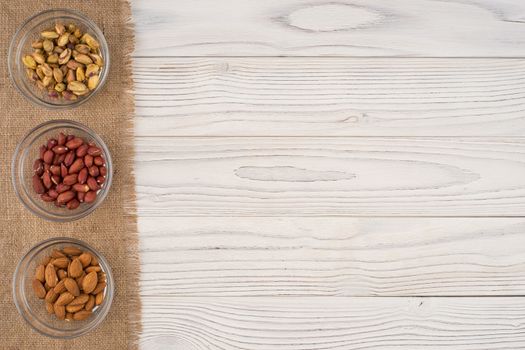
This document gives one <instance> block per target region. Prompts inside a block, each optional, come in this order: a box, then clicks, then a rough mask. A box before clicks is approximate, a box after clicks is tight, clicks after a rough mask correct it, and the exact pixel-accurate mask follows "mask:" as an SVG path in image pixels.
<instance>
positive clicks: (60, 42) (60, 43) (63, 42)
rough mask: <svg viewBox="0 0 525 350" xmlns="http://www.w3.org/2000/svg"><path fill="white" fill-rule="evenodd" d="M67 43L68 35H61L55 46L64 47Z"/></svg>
mask: <svg viewBox="0 0 525 350" xmlns="http://www.w3.org/2000/svg"><path fill="white" fill-rule="evenodd" d="M67 43H69V34H68V33H65V34H62V35H61V36H60V38H58V40H57V45H58V46H66V45H67Z"/></svg>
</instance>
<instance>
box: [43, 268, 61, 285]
mask: <svg viewBox="0 0 525 350" xmlns="http://www.w3.org/2000/svg"><path fill="white" fill-rule="evenodd" d="M44 275H45V279H46V283H47V284H48V285H49V286H50V287H55V286H56V285H57V283H58V276H57V273H56V271H55V267H54V266H53V264H47V266H46V269H45V271H44Z"/></svg>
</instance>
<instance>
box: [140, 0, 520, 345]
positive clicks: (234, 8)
mask: <svg viewBox="0 0 525 350" xmlns="http://www.w3.org/2000/svg"><path fill="white" fill-rule="evenodd" d="M132 5H133V12H134V20H135V26H136V33H137V41H136V44H137V46H136V52H135V70H134V71H135V84H136V85H135V86H136V106H137V116H136V151H137V157H136V176H137V192H138V212H139V231H140V238H141V254H142V255H141V259H142V278H141V281H142V282H141V283H142V287H141V288H142V292H141V295H142V301H143V312H142V323H143V334H142V338H141V345H142V347H143V348H144V349H183V350H190V349H191V350H193V349H224V350H226V349H228V350H229V349H250V350H251V349H268V350H273V349H279V350H281V349H286V350H298V349H301V350H303V349H304V350H306V349H454V350H456V349H476V350H477V349H524V348H525V298H524V297H523V295H524V294H525V293H524V288H525V218H524V217H523V215H524V214H525V187H524V184H525V59H524V58H525V1H523V0H447V1H438V0H396V1H391V0H336V1H333V0H317V1H300V0H264V1H260V0H225V1H215V0H198V1H195V0H193V1H190V0H179V1H171V0H133V2H132Z"/></svg>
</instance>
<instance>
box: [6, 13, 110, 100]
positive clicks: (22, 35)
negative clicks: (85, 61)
mask: <svg viewBox="0 0 525 350" xmlns="http://www.w3.org/2000/svg"><path fill="white" fill-rule="evenodd" d="M57 22H60V23H64V24H66V25H67V24H69V23H74V24H75V25H77V27H79V28H80V30H81V31H82V32H83V33H89V34H90V35H91V36H93V37H94V38H95V39H96V40H98V42H99V43H100V55H101V56H102V59H103V60H104V67H103V68H102V71H101V73H100V80H99V83H98V86H97V87H96V88H95V89H93V90H92V91H91V92H90V93H89V94H87V95H85V96H79V97H78V98H77V100H75V101H69V100H65V99H61V98H55V99H53V98H51V97H49V96H48V95H47V90H45V91H42V90H40V89H38V88H37V86H36V84H34V83H33V82H32V81H30V80H29V79H28V77H27V75H26V72H25V68H26V67H25V66H24V64H23V63H22V57H23V56H25V55H29V54H31V53H32V52H33V48H32V47H31V43H32V42H33V41H34V40H37V39H39V38H40V32H42V31H43V30H47V29H49V28H54V26H55V24H56V23H57ZM109 63H110V57H109V48H108V44H107V42H106V39H105V38H104V34H103V33H102V31H101V30H100V29H99V27H98V26H97V25H96V24H95V23H94V22H93V21H92V20H90V19H89V18H88V17H86V16H85V15H84V14H82V13H80V12H77V11H74V10H69V9H52V10H46V11H43V12H40V13H37V14H36V15H34V16H32V17H30V18H29V19H27V20H26V21H25V22H24V23H23V24H22V25H21V26H20V28H18V30H17V31H16V33H15V34H14V36H13V39H12V40H11V44H10V45H9V53H8V57H7V67H8V69H9V76H10V77H11V81H12V82H13V84H14V85H15V87H16V88H17V89H18V91H20V93H21V94H22V95H24V96H25V97H26V98H27V99H28V100H30V101H31V102H33V103H35V104H37V105H40V106H44V107H47V108H51V109H58V108H68V107H76V106H79V105H81V104H82V103H84V102H86V101H87V100H89V99H90V98H91V97H93V96H94V95H96V94H97V93H98V92H99V91H100V90H101V89H102V87H103V86H104V83H105V81H106V79H107V76H108V72H109Z"/></svg>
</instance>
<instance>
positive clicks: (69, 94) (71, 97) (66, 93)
mask: <svg viewBox="0 0 525 350" xmlns="http://www.w3.org/2000/svg"><path fill="white" fill-rule="evenodd" d="M62 97H63V98H64V99H66V100H68V101H75V100H76V99H77V96H76V95H74V94H73V93H72V92H70V91H67V90H64V91H62Z"/></svg>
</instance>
